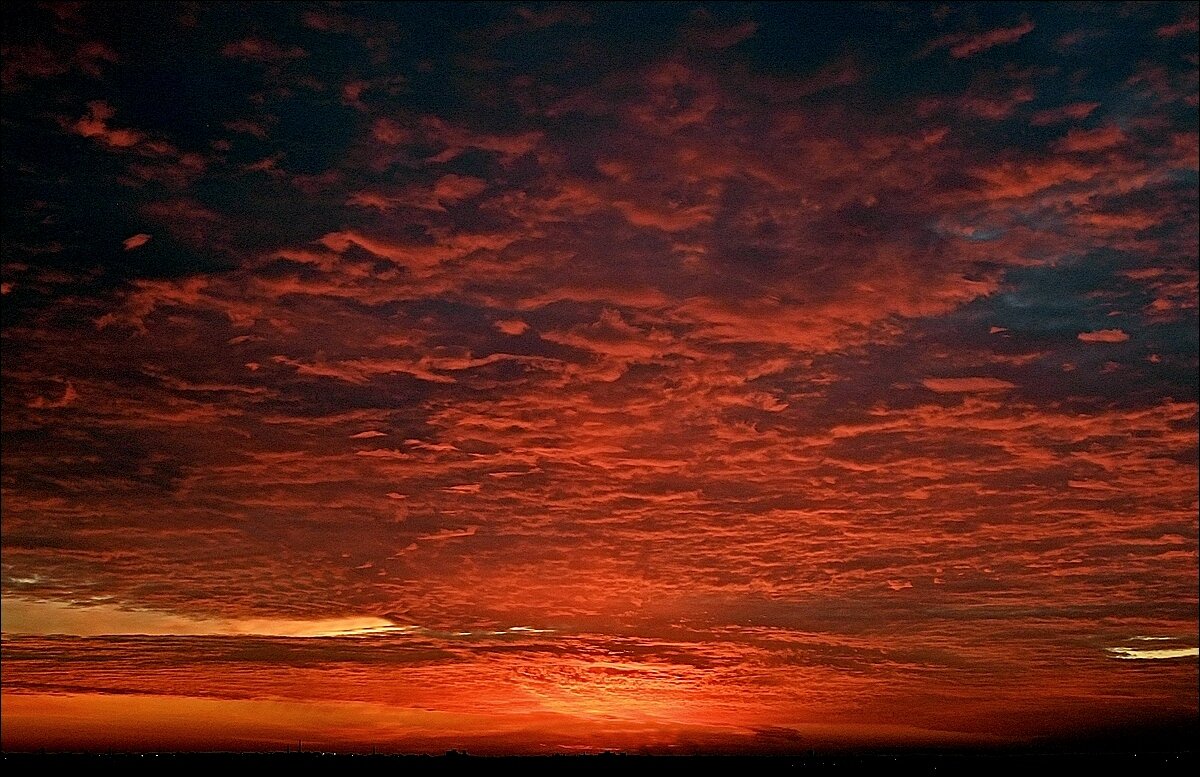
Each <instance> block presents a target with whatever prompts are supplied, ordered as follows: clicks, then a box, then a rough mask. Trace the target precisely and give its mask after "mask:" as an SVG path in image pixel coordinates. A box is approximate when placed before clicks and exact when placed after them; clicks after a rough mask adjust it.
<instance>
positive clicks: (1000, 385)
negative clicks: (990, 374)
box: [921, 378, 1016, 394]
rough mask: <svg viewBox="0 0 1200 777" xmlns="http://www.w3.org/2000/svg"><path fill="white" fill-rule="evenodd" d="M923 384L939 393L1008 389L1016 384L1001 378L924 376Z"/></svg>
mask: <svg viewBox="0 0 1200 777" xmlns="http://www.w3.org/2000/svg"><path fill="white" fill-rule="evenodd" d="M921 383H922V385H924V386H925V388H927V389H929V390H930V391H936V392H937V393H939V394H959V393H973V392H981V391H1006V390H1008V389H1010V388H1015V387H1016V386H1015V384H1012V383H1009V382H1008V381H1007V380H1000V379H999V378H923V379H922V380H921Z"/></svg>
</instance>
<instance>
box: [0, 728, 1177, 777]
mask: <svg viewBox="0 0 1200 777" xmlns="http://www.w3.org/2000/svg"><path fill="white" fill-rule="evenodd" d="M1197 729H1198V724H1197V721H1194V720H1185V721H1174V722H1172V723H1166V724H1161V723H1160V724H1157V725H1154V724H1151V725H1147V726H1145V727H1143V728H1129V727H1123V728H1119V729H1111V730H1098V731H1093V732H1091V733H1089V734H1087V735H1083V736H1072V737H1065V738H1058V739H1043V740H1040V741H1038V742H1035V743H1030V744H1026V745H1020V746H1008V747H996V748H992V749H986V748H981V749H967V750H954V749H916V748H910V749H890V750H884V749H876V750H861V749H860V750H853V751H825V752H809V753H799V754H791V755H778V754H773V755H742V754H720V755H695V754H621V753H598V754H592V755H546V756H524V757H510V756H478V755H469V754H466V753H460V752H457V751H451V752H448V753H446V754H444V755H396V754H382V753H381V754H364V753H358V754H356V753H349V752H344V753H328V752H299V753H298V752H295V751H292V752H275V753H272V752H260V753H225V752H215V753H149V752H148V753H116V752H112V753H0V763H2V764H3V766H4V773H5V775H6V777H11V775H24V774H38V775H42V774H46V773H50V774H54V773H57V772H56V771H54V770H56V769H60V768H61V769H63V770H66V772H65V773H67V774H80V773H83V774H87V773H89V772H88V771H83V770H110V769H111V770H116V771H117V773H127V772H129V771H134V772H137V771H139V770H140V769H146V770H147V771H149V770H154V771H155V772H164V771H165V772H166V773H178V772H179V770H193V769H194V770H197V773H201V774H211V773H213V772H212V770H217V769H230V770H237V771H238V772H239V773H240V772H243V771H244V772H246V773H251V772H252V770H253V771H255V772H257V771H262V770H302V771H301V773H304V772H305V771H308V770H313V771H329V772H331V773H340V772H345V771H347V770H348V771H351V772H356V771H357V772H359V773H363V774H380V775H404V776H407V775H423V774H447V775H449V774H458V773H463V772H466V773H471V772H491V771H493V770H516V772H515V773H517V774H533V775H542V774H547V775H549V774H554V775H576V774H604V775H616V777H622V776H623V774H626V773H642V772H645V773H654V774H664V773H666V774H697V773H705V772H704V771H702V770H708V769H713V770H715V773H716V774H722V775H725V774H728V775H734V777H738V776H740V775H745V776H746V777H749V776H750V775H757V774H772V773H783V774H801V775H822V774H833V775H858V774H862V775H889V776H890V775H909V774H912V775H930V777H941V776H942V775H957V774H962V775H969V776H970V777H991V776H992V775H996V777H999V776H1000V775H1004V776H1005V777H1032V776H1033V775H1040V774H1054V775H1073V774H1079V775H1081V777H1096V776H1097V775H1120V776H1121V777H1141V776H1142V775H1188V777H1191V776H1192V775H1195V774H1197V771H1196V769H1197V767H1198V766H1200V761H1198V760H1197V757H1196V755H1197V754H1196V744H1197V740H1198V739H1200V737H1197V733H1198V730H1197ZM90 773H96V772H90ZM99 773H107V771H101V772H99ZM182 773H184V774H188V773H191V772H190V771H183V772H182ZM284 773H285V774H286V773H288V772H287V771H285V772H284ZM503 773H506V772H503Z"/></svg>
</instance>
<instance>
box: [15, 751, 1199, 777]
mask: <svg viewBox="0 0 1200 777" xmlns="http://www.w3.org/2000/svg"><path fill="white" fill-rule="evenodd" d="M0 762H2V763H3V764H4V770H5V773H6V774H9V775H13V774H27V773H28V774H34V773H39V774H44V773H47V770H48V769H56V768H63V769H66V770H70V771H68V772H67V773H68V774H78V773H81V772H78V771H74V770H77V769H80V770H82V769H113V770H118V771H117V773H123V772H129V771H135V772H136V771H139V770H141V769H146V770H151V769H152V770H154V771H156V772H160V771H163V770H169V771H168V772H167V773H179V772H178V771H177V770H180V769H188V770H191V769H195V770H198V771H197V773H201V774H211V773H212V772H211V771H209V770H212V769H236V770H239V771H241V770H245V772H246V773H252V772H257V771H259V770H263V769H271V770H275V769H281V770H296V769H300V770H305V771H307V770H313V771H319V772H323V771H329V772H330V773H340V772H344V771H346V770H350V771H359V772H361V773H364V774H366V773H371V774H399V775H411V774H457V773H462V772H467V773H470V772H491V771H497V772H498V773H507V770H516V771H515V772H514V773H516V774H539V775H540V774H556V775H557V774H561V775H575V774H615V775H620V774H621V773H628V772H633V773H643V772H644V773H654V774H662V773H670V774H695V773H704V772H703V771H701V770H707V769H714V770H715V773H716V774H728V775H756V774H771V773H785V774H792V773H795V774H805V775H807V774H845V775H852V774H854V775H857V774H863V775H897V774H899V775H908V774H912V775H931V776H936V775H953V774H962V775H972V777H975V776H976V775H985V776H986V775H997V776H999V775H1006V776H1009V775H1015V776H1016V777H1028V776H1029V775H1037V774H1062V775H1067V774H1075V773H1078V774H1081V775H1086V777H1093V776H1094V775H1110V774H1111V775H1122V777H1131V776H1132V775H1158V774H1161V775H1189V776H1190V775H1194V774H1196V767H1197V760H1196V754H1195V752H1194V751H1175V752H1139V753H1095V752H1092V753H1079V752H1058V753H1046V752H1041V753H1015V752H1010V753H996V752H992V753H977V752H970V753H966V752H963V753H957V752H938V753H932V752H903V753H859V754H826V755H815V754H813V755H803V756H646V755H620V754H607V753H605V754H598V755H561V756H560V755H554V756H540V757H521V758H514V757H487V756H471V755H463V754H447V755H441V756H421V755H353V754H334V753H158V754H152V753H146V754H130V753H123V754H115V753H114V754H68V753H56V754H35V753H6V754H4V755H3V756H0ZM702 762H703V763H702ZM14 769H15V770H14ZM502 770H504V771H502ZM49 773H54V772H53V771H51V772H49ZM82 773H87V772H82ZM182 773H184V774H187V773H189V772H188V771H184V772H182ZM284 773H288V772H287V771H285V772H284Z"/></svg>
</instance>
